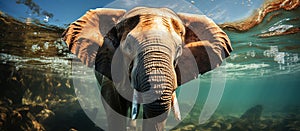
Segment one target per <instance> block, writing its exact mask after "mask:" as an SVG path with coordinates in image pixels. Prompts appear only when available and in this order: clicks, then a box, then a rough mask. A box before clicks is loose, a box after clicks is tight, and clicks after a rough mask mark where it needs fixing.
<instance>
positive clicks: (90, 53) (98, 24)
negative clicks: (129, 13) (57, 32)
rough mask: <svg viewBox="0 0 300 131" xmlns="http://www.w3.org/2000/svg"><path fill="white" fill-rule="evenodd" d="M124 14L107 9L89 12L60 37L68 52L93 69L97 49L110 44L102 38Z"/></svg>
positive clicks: (122, 11) (123, 12) (118, 10)
mask: <svg viewBox="0 0 300 131" xmlns="http://www.w3.org/2000/svg"><path fill="white" fill-rule="evenodd" d="M125 12H126V11H125V10H121V9H108V8H98V9H95V10H90V11H88V12H87V13H86V14H85V15H83V16H82V17H81V18H79V19H78V20H77V21H75V22H73V23H72V24H71V25H70V26H69V27H68V28H67V30H66V31H65V32H64V33H63V35H62V37H63V40H64V41H65V42H66V43H67V45H68V47H69V49H70V51H71V52H72V53H73V54H75V55H76V56H77V57H78V58H79V59H80V60H81V61H82V62H83V63H84V64H85V65H87V66H89V67H93V66H94V64H95V57H96V54H97V51H98V48H99V47H103V46H104V44H111V43H110V42H104V36H105V35H106V34H107V33H108V32H109V31H110V30H111V29H112V28H113V27H114V26H115V25H116V23H117V22H118V19H119V18H120V17H121V16H123V15H124V14H125ZM110 46H111V45H106V46H105V47H110Z"/></svg>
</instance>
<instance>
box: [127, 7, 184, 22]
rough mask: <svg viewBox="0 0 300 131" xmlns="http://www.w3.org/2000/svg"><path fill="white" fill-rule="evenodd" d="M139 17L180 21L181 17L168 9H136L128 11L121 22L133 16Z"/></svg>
mask: <svg viewBox="0 0 300 131" xmlns="http://www.w3.org/2000/svg"><path fill="white" fill-rule="evenodd" d="M137 15H153V16H154V15H155V16H161V17H165V18H173V19H176V20H179V21H181V20H180V19H179V17H178V16H177V15H176V13H175V12H173V11H172V10H170V9H168V8H149V7H136V8H133V9H132V10H130V11H128V12H127V13H126V14H125V15H124V16H123V17H122V19H121V20H124V19H128V18H130V17H133V16H137Z"/></svg>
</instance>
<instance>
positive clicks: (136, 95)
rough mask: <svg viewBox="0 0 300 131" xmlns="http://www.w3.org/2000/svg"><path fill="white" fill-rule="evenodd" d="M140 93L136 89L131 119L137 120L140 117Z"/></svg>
mask: <svg viewBox="0 0 300 131" xmlns="http://www.w3.org/2000/svg"><path fill="white" fill-rule="evenodd" d="M138 106H139V105H138V92H137V91H136V90H135V89H134V91H133V98H132V107H131V119H132V120H135V119H136V118H137V115H138Z"/></svg>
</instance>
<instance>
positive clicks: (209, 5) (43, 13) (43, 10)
mask: <svg viewBox="0 0 300 131" xmlns="http://www.w3.org/2000/svg"><path fill="white" fill-rule="evenodd" d="M17 1H18V2H17ZM26 1H31V2H32V3H31V4H28V3H27V5H26ZM170 1H171V2H170ZM262 3H263V0H116V1H113V0H55V2H54V0H1V1H0V11H2V12H4V13H6V14H8V15H10V16H13V17H15V18H17V19H19V20H23V21H25V20H26V19H27V18H33V19H39V20H40V21H41V22H42V23H46V24H50V25H56V26H60V27H65V26H66V25H67V24H69V23H71V22H73V21H75V20H76V19H78V18H79V17H80V16H82V15H83V14H84V13H85V12H86V11H88V10H89V9H95V8H101V7H111V8H123V9H130V8H132V7H135V6H141V5H142V6H154V7H161V6H163V7H169V8H172V9H173V10H174V11H175V12H188V13H194V14H204V15H207V16H208V17H210V18H212V19H213V20H214V21H215V22H216V23H224V22H229V21H235V20H240V19H242V18H245V17H247V16H249V15H250V14H251V13H252V12H253V11H254V10H255V9H257V8H259V7H260V6H261V4H262ZM33 6H34V7H33Z"/></svg>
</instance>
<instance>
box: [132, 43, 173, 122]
mask: <svg viewBox="0 0 300 131" xmlns="http://www.w3.org/2000/svg"><path fill="white" fill-rule="evenodd" d="M170 52H171V51H170V49H169V48H168V47H166V46H163V44H161V45H159V46H157V45H155V46H146V47H144V48H143V49H142V51H141V52H140V53H139V54H138V56H137V64H136V65H137V66H136V69H135V76H136V77H135V78H134V79H135V86H134V87H135V89H136V90H137V91H138V92H140V93H141V95H140V96H141V98H142V101H143V103H144V104H143V112H144V118H153V117H156V116H159V115H161V114H163V113H164V114H166V115H162V117H160V119H161V120H164V119H165V118H166V117H167V114H168V111H169V109H170V107H171V102H172V94H173V91H174V89H175V87H176V86H177V83H176V76H175V70H174V67H173V60H172V55H171V54H170Z"/></svg>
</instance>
